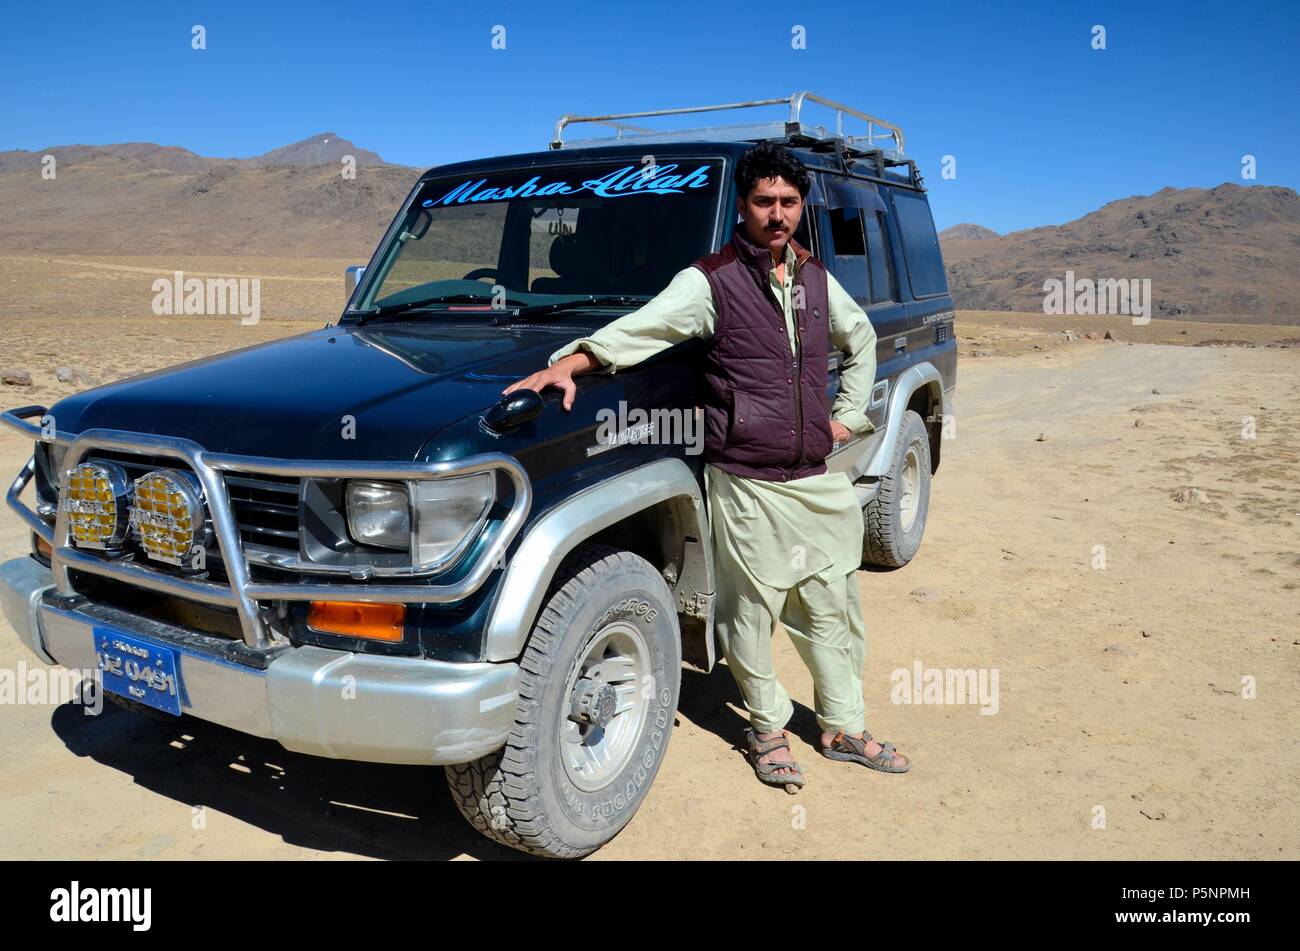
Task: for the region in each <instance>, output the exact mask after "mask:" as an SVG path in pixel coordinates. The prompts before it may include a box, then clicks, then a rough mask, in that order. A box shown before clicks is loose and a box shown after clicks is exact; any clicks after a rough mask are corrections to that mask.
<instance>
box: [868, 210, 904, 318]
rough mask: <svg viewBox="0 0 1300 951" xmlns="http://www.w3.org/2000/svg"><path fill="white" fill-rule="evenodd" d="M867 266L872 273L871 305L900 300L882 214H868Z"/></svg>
mask: <svg viewBox="0 0 1300 951" xmlns="http://www.w3.org/2000/svg"><path fill="white" fill-rule="evenodd" d="M864 223H865V224H866V230H867V265H868V268H869V269H870V271H871V303H873V304H883V303H887V302H890V301H896V300H898V285H897V283H896V282H895V281H894V266H893V264H892V263H891V260H890V257H889V245H888V244H887V243H886V239H885V228H884V224H885V222H884V217H883V216H882V215H881V213H880V212H878V211H877V212H871V213H868V214H867V216H866V219H865V222H864Z"/></svg>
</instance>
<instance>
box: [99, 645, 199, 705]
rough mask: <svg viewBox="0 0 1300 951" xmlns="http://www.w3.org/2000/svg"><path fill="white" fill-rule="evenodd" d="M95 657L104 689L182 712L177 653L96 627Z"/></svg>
mask: <svg viewBox="0 0 1300 951" xmlns="http://www.w3.org/2000/svg"><path fill="white" fill-rule="evenodd" d="M94 634H95V660H96V663H97V664H98V666H99V669H100V671H101V672H102V674H103V677H104V689H105V690H107V691H108V692H109V693H115V694H117V695H118V696H120V697H126V698H128V699H130V700H135V701H138V702H139V703H143V704H145V705H146V706H150V707H153V708H154V709H155V710H161V711H163V712H164V713H170V714H172V716H177V717H178V716H180V715H181V682H180V677H179V676H178V675H177V673H176V653H175V651H173V650H171V649H170V648H167V647H159V646H157V645H156V644H150V643H148V642H147V641H141V640H137V639H136V638H134V637H130V636H128V635H126V634H123V633H122V632H121V631H115V630H113V629H112V628H110V627H96V628H94Z"/></svg>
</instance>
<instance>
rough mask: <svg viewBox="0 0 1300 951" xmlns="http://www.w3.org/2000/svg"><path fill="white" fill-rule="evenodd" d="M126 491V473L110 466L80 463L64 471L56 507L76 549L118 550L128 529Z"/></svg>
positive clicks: (107, 463) (128, 484) (128, 487)
mask: <svg viewBox="0 0 1300 951" xmlns="http://www.w3.org/2000/svg"><path fill="white" fill-rule="evenodd" d="M130 488H131V483H130V482H129V481H128V479H127V477H126V473H125V472H124V471H123V470H122V468H121V467H120V466H115V465H113V464H112V463H111V462H83V463H81V464H80V465H78V466H77V467H76V468H74V469H70V470H69V471H68V474H67V477H66V480H65V483H64V485H63V491H62V492H61V493H60V496H59V505H60V506H61V507H62V509H63V511H65V512H67V513H68V529H69V533H70V534H71V535H72V541H73V543H74V544H75V545H76V546H77V547H78V548H99V549H104V550H111V549H116V548H120V547H122V543H123V542H124V541H125V540H126V533H127V531H128V530H129V528H130V514H129V511H128V501H129V499H128V495H129V492H130Z"/></svg>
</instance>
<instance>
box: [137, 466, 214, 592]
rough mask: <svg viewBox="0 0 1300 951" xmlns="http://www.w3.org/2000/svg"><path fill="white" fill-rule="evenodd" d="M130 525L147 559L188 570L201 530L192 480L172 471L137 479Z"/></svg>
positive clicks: (199, 503)
mask: <svg viewBox="0 0 1300 951" xmlns="http://www.w3.org/2000/svg"><path fill="white" fill-rule="evenodd" d="M131 523H132V525H133V526H134V527H135V530H136V531H137V532H138V533H139V535H140V546H141V547H142V548H143V549H144V551H145V554H146V555H148V556H149V557H150V558H152V559H154V560H155V561H162V562H166V563H167V564H169V565H178V566H180V567H183V568H188V567H191V565H192V563H193V561H194V554H193V552H194V547H195V545H196V544H199V543H200V542H201V541H202V535H203V530H204V517H203V499H202V497H201V496H200V495H199V488H198V486H197V485H196V484H195V480H194V477H193V476H191V475H190V474H189V473H186V472H180V471H178V470H176V469H155V470H154V471H153V472H147V473H145V474H144V475H142V476H140V478H138V479H136V480H135V498H134V500H133V501H132V505H131Z"/></svg>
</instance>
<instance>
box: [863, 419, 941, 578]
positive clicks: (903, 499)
mask: <svg viewBox="0 0 1300 951" xmlns="http://www.w3.org/2000/svg"><path fill="white" fill-rule="evenodd" d="M898 429H899V431H898V439H897V441H896V442H895V443H894V458H893V460H892V462H891V464H890V466H889V471H888V472H887V473H885V475H884V476H882V477H881V479H880V485H879V486H878V487H877V490H876V494H875V497H874V498H872V499H871V500H870V501H869V502H867V504H866V505H864V506H863V507H862V527H863V532H862V561H863V563H864V564H868V565H878V566H880V567H882V568H901V567H903V565H905V564H907V563H908V562H909V561H911V560H912V558H913V557H914V556H915V555H916V552H917V549H919V548H920V547H921V538H922V536H924V535H925V520H926V516H927V515H928V514H929V510H930V434H929V432H927V431H926V428H925V422H924V421H923V420H922V419H921V417H920V415H918V414H917V413H916V412H915V411H913V410H910V409H909V410H907V411H906V412H905V413H903V418H902V419H901V420H899V423H898Z"/></svg>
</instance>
